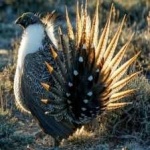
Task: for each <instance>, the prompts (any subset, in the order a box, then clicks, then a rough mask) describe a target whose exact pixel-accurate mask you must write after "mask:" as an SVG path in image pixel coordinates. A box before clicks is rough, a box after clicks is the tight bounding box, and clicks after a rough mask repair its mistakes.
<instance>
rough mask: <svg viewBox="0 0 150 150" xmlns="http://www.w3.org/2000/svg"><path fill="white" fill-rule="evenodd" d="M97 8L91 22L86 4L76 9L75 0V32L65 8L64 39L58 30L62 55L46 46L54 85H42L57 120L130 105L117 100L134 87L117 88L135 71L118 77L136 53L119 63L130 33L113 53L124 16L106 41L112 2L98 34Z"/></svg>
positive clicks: (86, 118) (79, 119)
mask: <svg viewBox="0 0 150 150" xmlns="http://www.w3.org/2000/svg"><path fill="white" fill-rule="evenodd" d="M98 8H99V1H97V7H96V11H95V15H94V17H93V19H92V21H91V19H90V17H89V16H88V14H87V3H86V4H85V8H83V7H81V11H79V5H78V2H77V12H76V31H75V32H74V31H73V27H72V25H71V22H70V19H69V15H68V11H67V8H66V22H67V30H68V35H67V38H66V37H65V35H64V34H63V33H62V31H61V29H59V36H60V45H61V49H62V55H60V54H58V50H57V49H55V48H54V47H53V46H51V47H50V51H51V54H52V56H53V59H54V62H55V64H56V66H57V69H54V68H53V66H51V64H48V63H46V65H47V68H48V71H49V73H50V75H51V76H52V77H53V80H54V83H55V85H54V86H51V85H50V83H42V85H43V87H44V88H45V89H46V90H48V91H49V92H50V93H51V95H52V96H53V99H51V100H50V102H49V103H46V105H51V106H53V108H54V109H53V110H48V112H49V113H48V114H49V115H53V116H54V117H55V119H57V120H62V119H63V118H65V119H68V120H70V121H71V122H74V123H77V124H84V123H87V122H89V121H91V120H92V119H93V118H95V117H96V116H98V115H100V114H101V113H102V112H103V111H105V110H106V109H108V110H109V109H116V108H120V107H123V106H125V105H127V104H130V102H118V100H120V99H121V98H123V97H126V96H128V95H129V94H131V93H133V92H134V89H130V90H126V91H120V90H121V89H122V88H123V87H124V86H125V85H126V84H127V83H128V82H130V81H131V79H133V78H134V77H135V76H136V75H137V74H138V73H139V72H136V73H133V74H131V75H129V76H127V77H125V78H123V79H122V77H123V75H124V74H125V73H126V71H127V69H128V67H129V66H130V65H131V64H132V63H133V62H134V61H135V60H136V58H137V57H138V55H139V53H138V54H136V55H135V56H133V57H132V58H131V59H129V60H128V61H126V62H125V63H124V64H122V65H120V62H121V60H122V59H123V56H124V54H125V52H126V50H127V48H128V45H129V43H130V41H131V39H132V36H133V35H132V36H131V38H130V39H129V40H128V41H127V43H126V44H125V45H124V46H123V47H122V48H121V49H120V51H119V52H118V53H117V54H115V55H114V52H115V49H116V47H117V43H118V40H119V37H120V34H121V31H122V27H123V24H124V21H125V17H124V18H123V20H122V22H121V24H120V25H119V27H118V30H117V32H116V33H115V35H114V36H113V38H112V39H111V41H110V43H109V44H107V43H108V36H109V32H110V23H111V16H112V9H113V5H112V6H111V10H110V14H109V17H108V19H107V22H106V25H105V27H104V29H103V32H102V34H101V36H100V37H99V35H98V32H99V13H98V11H99V10H98ZM42 102H43V101H42ZM44 102H45V101H44Z"/></svg>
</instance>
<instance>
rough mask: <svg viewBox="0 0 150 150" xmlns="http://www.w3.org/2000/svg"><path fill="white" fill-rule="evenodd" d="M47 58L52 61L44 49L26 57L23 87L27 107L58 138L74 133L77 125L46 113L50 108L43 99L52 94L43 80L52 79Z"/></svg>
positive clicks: (40, 123) (45, 129) (49, 132)
mask: <svg viewBox="0 0 150 150" xmlns="http://www.w3.org/2000/svg"><path fill="white" fill-rule="evenodd" d="M45 60H46V61H48V62H51V56H50V54H49V53H45V52H43V51H38V52H36V53H33V54H28V55H27V56H26V57H25V61H24V72H23V76H22V79H21V80H22V83H21V89H22V93H23V97H24V101H25V102H26V105H27V107H28V108H29V110H30V111H31V113H32V115H33V116H34V117H35V118H36V119H37V120H38V122H39V125H40V126H41V127H42V128H43V130H44V132H45V133H47V134H50V135H51V136H52V137H54V138H55V139H57V140H58V139H62V138H66V137H68V136H69V135H70V134H72V133H73V131H74V130H75V126H74V125H73V124H71V123H69V122H65V121H64V120H62V121H56V120H55V119H54V117H53V116H50V115H47V114H46V112H47V109H50V108H47V107H46V106H44V105H42V102H41V99H43V98H44V99H45V98H48V97H49V96H50V95H49V94H47V93H46V90H45V89H43V87H42V86H41V82H42V81H44V82H48V81H50V80H52V79H51V76H50V75H49V73H48V72H47V69H46V66H45Z"/></svg>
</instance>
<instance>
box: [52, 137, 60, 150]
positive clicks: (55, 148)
mask: <svg viewBox="0 0 150 150" xmlns="http://www.w3.org/2000/svg"><path fill="white" fill-rule="evenodd" d="M59 145H60V140H59V139H54V148H53V150H59Z"/></svg>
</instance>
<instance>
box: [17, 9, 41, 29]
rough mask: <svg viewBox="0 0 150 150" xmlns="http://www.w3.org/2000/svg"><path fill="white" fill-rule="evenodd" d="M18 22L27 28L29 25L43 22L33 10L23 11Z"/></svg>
mask: <svg viewBox="0 0 150 150" xmlns="http://www.w3.org/2000/svg"><path fill="white" fill-rule="evenodd" d="M15 23H16V24H19V25H21V26H22V27H23V28H27V27H28V26H29V25H32V24H36V23H41V21H40V18H39V17H38V16H37V15H35V14H34V13H32V12H27V13H23V14H22V15H21V16H20V17H19V18H17V20H16V21H15Z"/></svg>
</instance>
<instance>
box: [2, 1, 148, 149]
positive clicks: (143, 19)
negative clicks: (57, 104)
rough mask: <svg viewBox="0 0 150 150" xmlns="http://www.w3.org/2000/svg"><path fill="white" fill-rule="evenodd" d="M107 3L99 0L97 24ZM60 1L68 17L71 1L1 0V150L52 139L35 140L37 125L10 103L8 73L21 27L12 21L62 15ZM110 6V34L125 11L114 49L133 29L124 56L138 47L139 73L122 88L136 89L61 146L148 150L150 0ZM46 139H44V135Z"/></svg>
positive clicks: (40, 146) (45, 146) (35, 146)
mask: <svg viewBox="0 0 150 150" xmlns="http://www.w3.org/2000/svg"><path fill="white" fill-rule="evenodd" d="M111 2H112V1H110V0H106V1H102V7H101V9H100V13H101V16H100V17H101V26H103V24H104V23H105V22H106V16H107V15H108V11H109V8H110V4H111ZM94 3H95V0H94V1H89V6H90V11H93V9H92V7H94ZM64 4H67V5H68V6H69V11H71V16H74V15H75V9H73V8H74V5H75V1H68V0H65V1H63V2H62V1H60V0H56V1H52V0H48V1H42V0H38V1H36V2H35V1H33V0H30V1H29V0H27V1H22V0H20V1H14V0H13V1H10V0H6V1H5V0H2V1H1V2H0V32H1V35H0V70H1V72H0V150H10V149H18V150H19V149H26V147H27V145H30V147H31V148H33V149H35V150H42V149H48V147H50V146H51V144H50V143H51V141H50V142H45V141H44V138H43V137H46V135H45V134H43V135H42V138H41V136H38V137H37V138H34V136H35V135H36V132H38V131H39V130H40V128H39V127H38V126H37V124H36V123H35V122H34V120H32V118H31V117H30V116H27V115H24V114H22V113H21V112H19V111H18V110H17V108H16V106H15V104H14V96H13V77H14V70H15V61H16V53H17V49H18V40H16V39H17V38H18V37H19V35H20V33H21V31H20V29H19V28H18V27H16V26H15V25H14V24H13V23H12V21H14V20H15V18H16V17H17V15H19V14H20V13H22V12H25V11H33V12H37V13H42V12H45V11H52V10H53V9H56V10H57V11H58V12H63V14H64V6H63V5H64ZM29 5H30V6H31V7H29ZM114 5H115V6H116V9H115V10H114V14H113V23H112V25H111V28H112V33H111V34H112V35H113V33H114V32H115V31H116V29H117V25H118V23H120V20H121V18H122V16H123V15H124V14H125V13H126V14H127V21H126V24H125V25H124V30H123V33H122V36H121V40H120V42H119V45H118V49H119V47H120V46H121V45H122V44H123V43H125V41H127V39H128V38H129V36H130V35H131V34H132V33H133V32H135V35H134V38H133V40H132V41H131V44H130V46H129V48H128V49H129V50H128V54H127V55H126V56H125V59H127V58H128V57H130V56H131V55H133V54H135V53H136V52H137V51H141V55H140V57H139V58H138V61H137V64H136V65H135V68H134V69H136V70H143V72H142V73H141V74H140V75H139V76H138V77H137V78H136V79H135V80H133V81H132V82H131V83H130V84H128V86H127V87H126V88H135V89H137V90H136V91H135V93H134V94H133V95H131V96H130V97H128V98H126V99H125V100H127V101H132V102H133V104H132V105H128V106H126V107H124V108H122V109H119V110H117V111H112V112H111V111H110V112H108V113H105V114H103V116H101V117H100V118H98V119H97V120H94V121H93V123H92V124H90V125H88V127H85V129H84V130H83V129H82V130H81V131H78V132H76V133H75V134H74V135H73V136H72V137H70V138H69V140H65V141H64V142H63V144H62V149H68V150H69V149H88V148H89V149H91V150H92V149H100V150H103V149H104V150H109V149H117V150H121V149H129V150H138V149H139V150H145V149H146V148H150V140H149V137H150V82H149V80H150V59H149V57H150V47H149V45H150V15H149V11H150V3H149V2H148V1H147V0H141V1H140V0H133V1H132V2H131V1H129V0H127V1H119V0H114ZM4 12H5V13H4ZM72 18H73V17H72ZM6 31H7V32H6ZM6 49H7V50H6ZM46 140H47V141H48V140H49V138H48V139H46ZM47 143H49V144H47Z"/></svg>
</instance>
